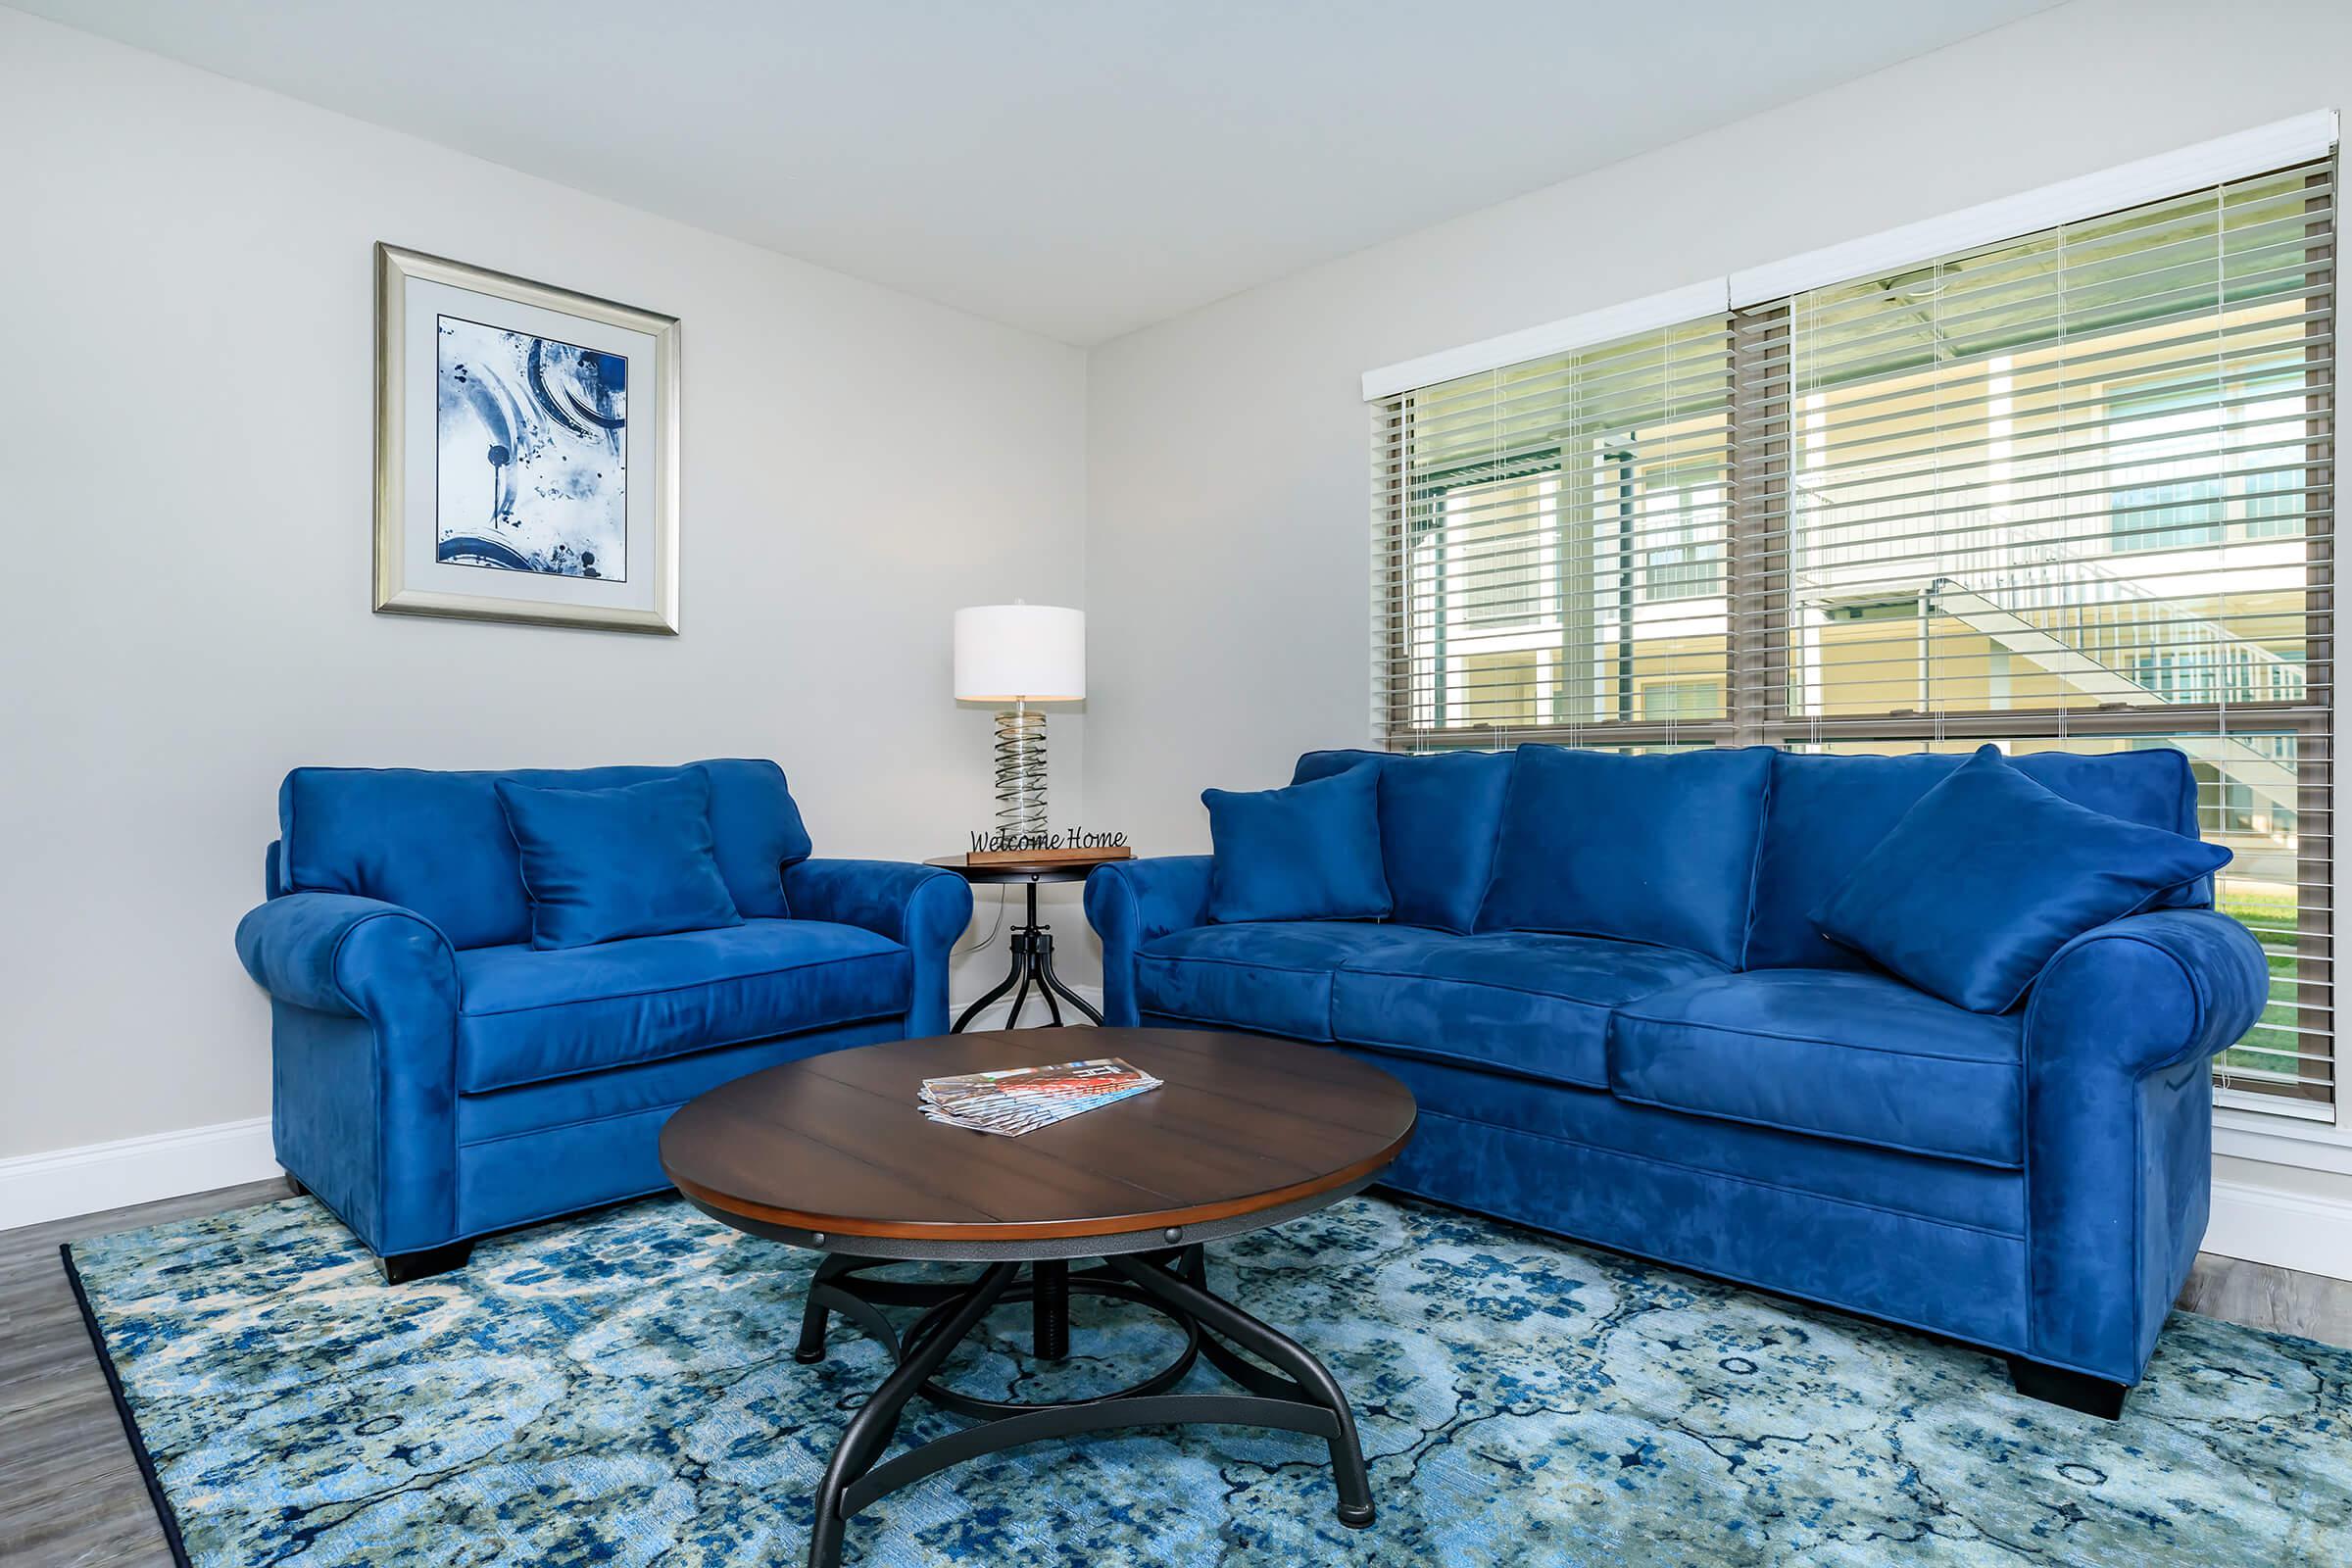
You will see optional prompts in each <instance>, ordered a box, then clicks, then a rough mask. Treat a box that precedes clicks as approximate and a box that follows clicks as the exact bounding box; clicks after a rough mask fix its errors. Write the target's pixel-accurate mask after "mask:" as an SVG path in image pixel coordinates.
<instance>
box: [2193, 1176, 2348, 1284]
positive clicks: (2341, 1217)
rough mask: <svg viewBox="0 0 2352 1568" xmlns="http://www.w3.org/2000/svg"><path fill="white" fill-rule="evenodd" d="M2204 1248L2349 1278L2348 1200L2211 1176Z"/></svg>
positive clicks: (2311, 1272)
mask: <svg viewBox="0 0 2352 1568" xmlns="http://www.w3.org/2000/svg"><path fill="white" fill-rule="evenodd" d="M2204 1250H2206V1251H2208V1252H2218V1253H2220V1254H2221V1255H2222V1256H2224V1257H2242V1258H2244V1259H2246V1260H2247V1261H2248V1262H2252V1263H2269V1264H2271V1265H2273V1266H2274V1267H2278V1268H2291V1269H2293V1270H2295V1271H2296V1272H2298V1273H2302V1274H2320V1275H2325V1276H2326V1277H2327V1278H2329V1279H2337V1280H2352V1202H2346V1201H2340V1200H2336V1199H2330V1198H2318V1197H2314V1196H2312V1195H2311V1194H2309V1193H2292V1192H2286V1191H2284V1190H2282V1189H2279V1188H2276V1187H2263V1186H2258V1185H2255V1184H2254V1183H2251V1182H2240V1181H2224V1180H2221V1179H2219V1178H2216V1180H2215V1181H2214V1184H2213V1217H2212V1219H2211V1220H2210V1221H2208V1222H2207V1224H2206V1226H2205V1243H2204Z"/></svg>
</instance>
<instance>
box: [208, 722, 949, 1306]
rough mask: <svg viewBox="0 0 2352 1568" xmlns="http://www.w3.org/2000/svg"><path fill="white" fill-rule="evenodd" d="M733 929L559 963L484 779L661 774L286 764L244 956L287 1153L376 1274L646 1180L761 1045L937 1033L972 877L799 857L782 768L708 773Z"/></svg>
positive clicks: (274, 1113) (281, 1151)
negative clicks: (674, 1137)
mask: <svg viewBox="0 0 2352 1568" xmlns="http://www.w3.org/2000/svg"><path fill="white" fill-rule="evenodd" d="M692 765H695V766H699V767H700V768H701V769H702V771H703V773H704V774H705V775H706V776H707V778H708V780H709V784H710V806H709V815H710V825H711V839H712V843H713V848H714V852H715V858H716V861H717V864H718V870H719V874H720V877H721V879H722V880H723V881H724V882H725V883H726V885H727V891H728V893H729V894H730V895H731V896H732V898H733V900H734V903H735V907H736V908H737V910H738V911H739V912H740V913H741V914H742V916H743V922H742V923H741V924H740V925H733V926H726V927H723V928H720V929H716V930H705V931H682V932H677V933H674V934H671V935H666V936H649V937H638V938H635V939H631V940H626V941H617V942H606V943H602V944H599V945H596V946H590V947H578V948H570V949H565V950H562V951H556V952H540V951H535V950H534V949H533V948H532V947H531V945H530V935H531V906H530V902H529V898H528V896H527V894H526V893H525V891H524V884H523V879H522V870H521V862H520V859H519V857H518V852H517V850H516V847H515V839H514V836H513V835H512V833H511V832H510V831H509V829H508V825H507V819H506V816H505V814H504V813H503V811H502V810H501V808H500V805H499V800H498V794H497V781H498V780H499V779H502V778H504V779H510V780H514V781H515V782H517V783H520V784H525V785H541V786H552V787H556V788H568V789H607V788H612V787H613V786H620V785H630V784H638V783H643V782H646V781H649V780H653V779H657V778H662V777H666V776H670V775H674V774H675V773H677V772H678V769H674V768H658V767H600V768H583V769H576V770H569V771H551V770H518V771H514V772H507V773H488V772H425V771H417V770H411V769H373V768H333V767H305V768H298V769H296V770H295V771H294V772H292V773H290V774H288V775H287V777H286V781H285V784H284V786H283V788H281V789H280V791H279V793H278V818H279V821H278V826H279V837H278V840H277V842H276V843H274V844H272V845H270V851H269V856H268V862H267V885H268V889H267V890H268V893H269V899H268V902H266V903H265V904H263V905H262V906H261V907H258V908H256V909H254V910H253V911H252V912H251V913H249V914H247V915H246V916H245V918H244V919H243V920H242V921H241V922H239V924H238V926H237V938H236V941H237V956H238V957H240V958H241V959H243V961H244V964H245V967H246V970H247V971H248V972H249V973H251V974H252V976H253V978H254V979H255V980H257V981H259V982H260V983H261V985H262V986H263V987H264V988H265V989H266V990H268V991H269V993H270V1011H271V1017H272V1029H271V1047H272V1063H273V1066H272V1088H273V1092H274V1099H273V1105H272V1110H271V1117H270V1120H271V1131H272V1134H273V1136H274V1138H275V1140H276V1145H277V1157H278V1162H279V1163H280V1164H281V1165H283V1166H284V1167H285V1168H286V1170H287V1171H288V1172H289V1173H290V1174H291V1175H292V1176H293V1177H294V1178H295V1179H296V1180H297V1181H299V1182H300V1183H301V1184H302V1185H303V1186H304V1187H306V1188H308V1189H309V1190H310V1192H311V1193H312V1194H313V1195H314V1196H316V1197H317V1198H318V1199H319V1201H321V1202H322V1203H324V1204H325V1205H326V1206H327V1207H328V1208H330V1209H332V1210H333V1211H334V1212H335V1213H336V1214H337V1215H338V1216H340V1217H341V1218H342V1220H343V1222H344V1223H345V1224H347V1225H349V1226H350V1227H351V1229H352V1230H353V1231H354V1232H355V1233H357V1234H358V1236H359V1237H360V1239H361V1240H362V1241H364V1242H366V1243H367V1244H368V1247H369V1248H371V1249H372V1250H374V1251H375V1252H376V1253H377V1254H378V1255H379V1256H381V1257H382V1258H383V1259H384V1262H385V1269H386V1273H387V1275H388V1276H389V1277H390V1278H392V1279H394V1280H396V1281H397V1280H401V1279H406V1278H413V1277H415V1276H417V1275H418V1274H422V1273H429V1272H434V1271H437V1270H440V1269H444V1268H449V1267H454V1266H456V1265H457V1264H459V1263H462V1262H463V1261H464V1260H465V1257H466V1249H467V1247H468V1246H469V1245H470V1241H471V1239H472V1238H474V1237H477V1236H481V1235H483V1234H485V1233H487V1232H491V1231H497V1230H503V1229H506V1228H508V1227H510V1226H515V1225H521V1224H526V1223H529V1222H531V1221H534V1220H541V1219H547V1218H550V1217H552V1216H555V1215H559V1214H564V1213H569V1212H572V1211H575V1210H578V1209H581V1208H586V1207H589V1206H592V1205H594V1204H598V1203H605V1202H611V1201H615V1200H618V1199H623V1198H631V1197H636V1196H638V1195H640V1194H644V1193H650V1192H657V1191H660V1190H662V1189H663V1188H665V1187H666V1186H667V1185H668V1183H667V1181H666V1180H665V1179H664V1178H663V1176H662V1168H661V1164H660V1161H659V1158H658V1155H657V1152H656V1142H657V1138H658V1136H659V1134H660V1132H661V1128H662V1122H663V1121H664V1120H665V1119H666V1118H667V1117H668V1115H669V1113H670V1112H671V1111H672V1110H673V1109H675V1108H676V1107H677V1106H678V1105H679V1104H681V1103H684V1102H685V1101H687V1100H690V1099H692V1098H693V1097H694V1096H696V1095H699V1094H701V1093H702V1092H703V1091H704V1090H706V1089H710V1088H711V1087H712V1086H714V1085H716V1084H720V1083H724V1082H726V1081H727V1080H729V1079H732V1078H737V1077H741V1076H742V1075H743V1074H745V1073H749V1072H754V1071H757V1070H758V1069H760V1068H761V1067H766V1066H770V1065H772V1064H774V1063H776V1062H780V1061H792V1060H796V1059H798V1058H800V1057H803V1056H809V1055H813V1054H817V1053H818V1052H823V1051H834V1050H839V1049H841V1048H843V1047H846V1046H857V1045H864V1044H867V1043H870V1042H873V1041H878V1040H899V1039H905V1038H908V1037H911V1036H922V1035H933V1034H944V1033H946V1032H947V1027H948V950H949V947H950V945H951V944H952V943H954V942H955V940H956V937H957V936H958V935H959V934H961V932H962V931H963V928H964V926H965V925H966V923H967V922H968V921H969V920H970V918H971V907H972V898H971V890H970V889H969V888H968V887H967V886H966V885H965V884H964V881H963V879H962V878H961V877H958V876H956V875H954V874H952V873H950V872H947V871H942V870H939V869H936V868H934V867H926V866H919V865H903V864H898V863H895V862H889V861H880V860H824V859H811V858H809V855H810V851H811V845H810V842H809V834H808V831H807V829H806V828H805V827H804V826H803V825H802V822H801V814H800V809H799V808H798V807H797V806H795V805H794V803H793V799H792V796H791V793H790V792H789V791H788V790H787V789H786V787H785V782H784V774H783V772H782V771H781V770H780V769H779V768H778V767H777V766H776V765H775V764H774V763H773V762H766V761H750V760H723V761H711V762H703V763H699V764H692Z"/></svg>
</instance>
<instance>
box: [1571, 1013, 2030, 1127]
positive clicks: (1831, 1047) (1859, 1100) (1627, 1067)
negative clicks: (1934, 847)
mask: <svg viewBox="0 0 2352 1568" xmlns="http://www.w3.org/2000/svg"><path fill="white" fill-rule="evenodd" d="M2022 1032H2023V1025H2022V1020H2021V1018H2020V1016H2019V1015H2018V1014H2014V1013H2009V1014H1986V1013H1981V1012H1969V1011H1967V1010H1965V1009H1964V1008H1960V1007H1955V1006H1953V1005H1951V1004H1950V1003H1948V1002H1941V1001H1938V1000H1936V998H1934V997H1931V996H1929V995H1928V994H1927V993H1926V992H1924V991H1915V990H1913V989H1912V988H1911V987H1909V986H1907V985H1905V984H1903V982H1901V981H1900V980H1897V979H1894V978H1893V977H1892V976H1889V975H1882V974H1862V973H1857V972H1854V971H1851V970H1839V969H1763V970H1756V971H1753V972H1751V973H1748V974H1727V975H1717V976H1713V977H1710V978H1708V979H1704V980H1697V981H1693V982H1692V983H1691V984H1689V985H1686V986H1681V987H1677V988H1675V989H1673V990H1670V991H1662V992H1659V993H1658V994H1657V995H1655V996H1651V997H1646V998H1644V999H1642V1001H1640V1002H1636V1003H1632V1004H1630V1005H1627V1006H1625V1007H1624V1008H1622V1009H1621V1010H1620V1011H1619V1012H1618V1014H1617V1016H1616V1020H1615V1023H1614V1024H1613V1026H1612V1027H1611V1030H1610V1035H1609V1087H1610V1088H1611V1089H1612V1090H1613V1091H1615V1093H1616V1094H1617V1095H1619V1096H1620V1097H1621V1098H1623V1099H1626V1100H1632V1101H1637V1102H1640V1103H1643V1104H1651V1105H1661V1106H1664V1107H1666V1108H1668V1109H1671V1110H1685V1111H1693V1112H1696V1113H1698V1114H1700V1115H1704V1116H1720V1117H1722V1118H1724V1119H1726V1120H1729V1121H1742V1122H1751V1123H1754V1124H1756V1125H1758V1126H1763V1127H1780V1128H1784V1129H1787V1130H1788V1131H1790V1132H1801V1133H1809V1134H1812V1135H1814V1136H1816V1137H1821V1138H1838V1139H1843V1140H1845V1141H1847V1142H1849V1143H1856V1144H1869V1145H1872V1146H1874V1147H1876V1148H1879V1149H1894V1150H1901V1151H1903V1152H1908V1153H1914V1154H1929V1155H1934V1156H1936V1157H1938V1158H1944V1159H1965V1160H1972V1161H1975V1162H1976V1163H1978V1164H1983V1165H1995V1166H2000V1167H2003V1168H2017V1167H2020V1166H2022V1165H2023V1164H2024V1163H2025V1093H2024V1071H2023V1065H2022V1058H2023V1047H2022Z"/></svg>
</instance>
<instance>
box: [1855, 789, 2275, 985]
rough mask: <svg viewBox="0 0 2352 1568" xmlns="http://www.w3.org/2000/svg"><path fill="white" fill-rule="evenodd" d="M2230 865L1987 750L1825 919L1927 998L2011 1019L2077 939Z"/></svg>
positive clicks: (1869, 861) (1876, 858) (1928, 801)
mask: <svg viewBox="0 0 2352 1568" xmlns="http://www.w3.org/2000/svg"><path fill="white" fill-rule="evenodd" d="M2228 864H2229V851H2228V850H2225V849H2223V848H2221V847H2220V846H2219V845H2214V844H2204V843H2200V842H2198V841H2197V840H2195V839H2192V838H2189V837H2186V836H2185V835H2183V834H2180V833H2168V832H2166V831H2165V830H2164V829H2162V828H2154V827H2142V826H2140V825H2139V824H2138V823H2136V822H2126V821H2123V820H2121V819H2120V818H2117V817H2112V816H2107V815H2104V814H2102V813H2101V812H2098V811H2093V810H2091V809H2088V808H2087V807H2082V806H2077V805H2076V804H2075V803H2074V802H2072V801H2070V800H2067V799H2065V798H2064V797H2062V796H2060V795H2058V794H2056V793H2055V792H2054V791H2051V790H2049V789H2046V788H2044V787H2043V786H2041V785H2039V784H2036V783H2035V782H2034V780H2032V779H2030V778H2028V777H2027V776H2026V775H2025V774H2023V773H2021V772H2019V771H2018V770H2017V769H2016V768H2014V767H2012V766H2010V765H2009V763H2008V761H2007V760H2006V759H2004V758H2003V757H2002V756H2001V752H2000V748H1999V747H1997V746H1986V747H1983V748H1981V749H1980V750H1979V751H1978V752H1977V755H1976V756H1974V757H1972V758H1970V759H1969V760H1967V761H1966V762H1965V763H1963V764H1962V765H1961V766H1960V768H1959V770H1958V771H1956V772H1954V773H1953V774H1952V775H1951V776H1950V777H1949V778H1947V779H1945V780H1944V781H1943V782H1942V783H1940V784H1938V785H1936V787H1935V788H1934V789H1932V790H1930V791H1928V792H1927V794H1925V795H1923V796H1921V797H1920V798H1919V804H1918V805H1916V806H1914V807H1912V808H1911V809H1910V810H1908V811H1906V812H1904V813H1903V817H1902V820H1900V821H1898V822H1897V823H1895V825H1894V827H1893V828H1892V829H1891V830H1890V831H1889V832H1888V833H1887V836H1886V837H1885V838H1883V839H1881V840H1880V841H1879V843H1878V847H1877V848H1876V849H1874V850H1872V851H1871V852H1870V853H1869V854H1868V855H1866V856H1864V857H1863V858H1862V862H1861V863H1860V864H1859V865H1857V866H1855V867H1854V873H1853V875H1852V876H1850V877H1848V878H1847V879H1846V881H1845V885H1844V886H1843V887H1841V888H1839V889H1838V892H1837V893H1836V894H1835V895H1834V896H1832V898H1831V899H1830V902H1829V903H1828V904H1826V905H1824V906H1823V907H1821V908H1820V909H1818V910H1816V911H1815V912H1814V916H1813V918H1814V921H1815V923H1816V924H1818V925H1819V926H1820V927H1821V931H1822V935H1824V936H1826V937H1828V938H1829V939H1830V940H1831V941H1833V942H1837V943H1840V944H1842V945H1844V946H1846V947H1849V948H1852V949H1853V950H1854V951H1855V952H1857V953H1860V954H1862V955H1864V956H1867V957H1871V958H1875V959H1877V960H1878V961H1879V962H1880V963H1881V964H1884V965H1885V966H1886V967H1887V968H1888V969H1890V970H1892V971H1893V972H1894V973H1896V974H1897V975H1900V976H1901V977H1902V978H1903V979H1905V980H1908V981H1910V982H1911V983H1912V984H1913V985H1915V986H1917V987H1919V989H1920V990H1922V991H1925V992H1928V993H1930V994H1931V995H1934V996H1938V997H1941V998H1942V999H1943V1000H1944V1001H1946V1002H1949V1003H1952V1004H1954V1005H1958V1006H1962V1007H1966V1008H1968V1009H1969V1010H1970V1011H1971V1012H2006V1011H2008V1010H2009V1009H2010V1008H2011V1007H2013V1006H2015V1005H2017V1003H2018V999H2019V998H2021V997H2023V996H2024V995H2025V993H2026V990H2027V988H2028V987H2030V986H2032V985H2033V983H2034V977H2035V976H2037V975H2039V974H2040V973H2041V971H2042V967H2043V966H2044V965H2045V964H2047V963H2048V962H2049V961H2050V959H2051V958H2053V957H2055V956H2057V953H2058V950H2059V949H2060V948H2063V947H2065V946H2066V945H2067V943H2069V942H2071V941H2073V940H2074V939H2075V938H2076V937H2079V936H2081V935H2082V933H2083V932H2085V931H2088V930H2090V929H2092V928H2093V927H2096V926H2102V925H2105V924H2106V923H2107V922H2108V921H2110V920H2120V919H2122V918H2123V917H2124V916H2125V915H2127V914H2130V913H2131V912H2132V911H2133V910H2135V909H2138V908H2140V907H2142V906H2145V905H2148V904H2151V903H2153V902H2155V900H2156V899H2157V898H2158V897H2160V896H2161V895H2163V894H2164V893H2166V892H2169V891H2170V890H2171V889H2174V888H2177V887H2180V885H2181V884H2182V883H2186V882H2193V881H2195V880H2196V879H2197V878H2199V877H2203V876H2209V875H2211V874H2212V873H2213V872H2215V871H2218V870H2220V869H2221V868H2222V867H2223V866H2225V865H2228Z"/></svg>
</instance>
